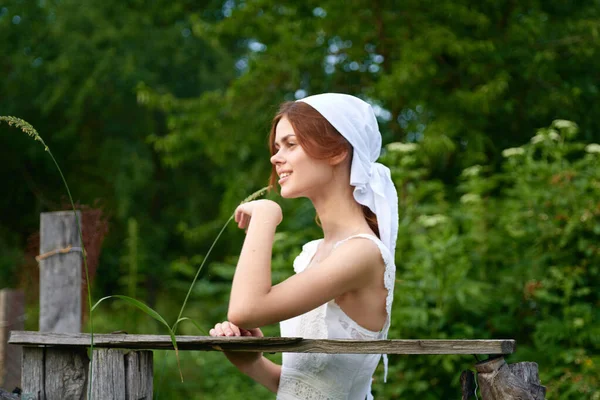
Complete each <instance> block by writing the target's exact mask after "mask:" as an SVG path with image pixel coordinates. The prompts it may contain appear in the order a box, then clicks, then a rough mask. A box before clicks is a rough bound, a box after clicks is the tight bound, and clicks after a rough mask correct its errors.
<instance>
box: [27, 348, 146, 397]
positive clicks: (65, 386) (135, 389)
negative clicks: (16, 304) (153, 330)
mask: <svg viewBox="0 0 600 400" xmlns="http://www.w3.org/2000/svg"><path fill="white" fill-rule="evenodd" d="M152 378H153V366H152V352H151V351H125V350H115V349H97V350H94V361H93V378H92V379H90V378H89V358H88V356H87V352H86V349H85V348H52V347H25V348H24V349H23V383H22V384H23V393H22V395H21V398H22V399H29V400H55V399H56V400H59V399H60V400H84V399H86V398H87V392H88V385H89V384H90V380H91V385H92V389H91V393H92V397H93V398H94V399H99V400H100V399H102V400H104V399H106V400H112V399H115V400H151V399H152V390H153V381H152Z"/></svg>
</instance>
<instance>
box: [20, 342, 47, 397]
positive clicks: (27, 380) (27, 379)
mask: <svg viewBox="0 0 600 400" xmlns="http://www.w3.org/2000/svg"><path fill="white" fill-rule="evenodd" d="M21 379H22V382H21V385H22V386H21V390H22V391H23V392H22V394H21V398H23V399H28V400H44V399H45V397H44V379H45V376H44V348H41V347H25V348H23V363H22V370H21Z"/></svg>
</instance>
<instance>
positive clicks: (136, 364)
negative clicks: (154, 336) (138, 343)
mask: <svg viewBox="0 0 600 400" xmlns="http://www.w3.org/2000/svg"><path fill="white" fill-rule="evenodd" d="M153 377H154V366H153V357H152V352H151V351H131V352H129V353H127V354H126V355H125V390H126V394H127V396H126V397H127V400H152V391H153V390H154V385H153Z"/></svg>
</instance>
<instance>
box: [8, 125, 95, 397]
mask: <svg viewBox="0 0 600 400" xmlns="http://www.w3.org/2000/svg"><path fill="white" fill-rule="evenodd" d="M0 121H4V122H6V123H7V124H8V125H9V126H13V125H14V126H15V127H17V128H19V129H21V130H22V131H23V132H25V133H26V134H28V135H29V136H31V137H33V139H34V140H36V141H38V142H41V143H42V145H43V146H44V150H45V151H47V152H48V154H49V155H50V158H51V159H52V162H53V163H54V165H55V166H56V169H57V170H58V173H59V174H60V177H61V179H62V182H63V184H64V185H65V189H67V195H68V196H69V202H70V203H71V208H72V209H73V214H75V223H76V224H77V232H78V233H79V240H80V242H81V248H82V250H83V251H82V254H83V265H84V271H85V280H86V282H87V296H88V308H89V314H90V331H91V341H90V384H89V385H88V399H90V400H92V381H93V379H94V373H93V372H94V371H93V368H94V363H93V358H94V318H93V315H92V290H91V287H92V283H91V282H90V276H89V272H88V264H87V254H86V251H85V245H84V243H83V233H82V231H81V221H80V220H79V217H78V216H77V210H76V209H75V203H74V202H73V196H71V190H70V189H69V185H68V184H67V180H66V179H65V175H64V174H63V172H62V170H61V169H60V166H59V165H58V162H57V161H56V158H54V155H53V154H52V151H50V148H49V147H48V146H47V145H46V142H44V139H43V138H42V137H41V136H40V134H39V133H38V132H37V131H36V130H35V128H34V127H33V126H32V125H31V124H29V123H28V122H27V121H24V120H22V119H20V118H16V117H10V116H0Z"/></svg>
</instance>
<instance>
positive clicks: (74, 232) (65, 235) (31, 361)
mask: <svg viewBox="0 0 600 400" xmlns="http://www.w3.org/2000/svg"><path fill="white" fill-rule="evenodd" d="M77 216H78V218H79V220H80V221H81V214H80V212H79V211H78V212H77ZM40 225H41V226H40V255H39V256H38V257H37V260H38V261H39V263H40V332H48V333H41V334H42V335H52V333H54V334H61V333H62V334H77V333H80V332H81V303H82V299H81V288H82V283H83V280H82V262H83V253H82V252H83V248H82V246H81V241H80V236H79V229H78V227H77V221H76V218H75V214H74V213H73V212H72V211H60V212H51V213H42V215H41V221H40ZM50 332H52V333H50ZM22 360H23V366H22V382H21V385H22V389H23V393H22V397H21V398H22V399H29V400H34V399H35V400H55V399H56V400H58V399H61V400H67V399H77V400H79V399H85V398H86V396H87V393H88V391H89V392H91V394H92V397H93V398H94V399H98V400H100V399H122V400H129V399H135V400H140V399H151V398H152V390H153V382H152V374H153V366H152V352H151V351H123V350H116V349H106V348H104V349H95V350H94V356H93V362H92V365H91V366H90V360H89V358H88V353H87V350H86V347H74V348H72V347H54V346H45V345H44V344H43V343H39V344H38V345H33V346H26V347H24V349H23V359H22ZM90 373H91V374H90ZM90 375H93V376H90ZM90 385H91V390H88V389H89V386H90Z"/></svg>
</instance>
